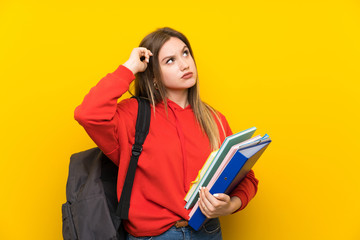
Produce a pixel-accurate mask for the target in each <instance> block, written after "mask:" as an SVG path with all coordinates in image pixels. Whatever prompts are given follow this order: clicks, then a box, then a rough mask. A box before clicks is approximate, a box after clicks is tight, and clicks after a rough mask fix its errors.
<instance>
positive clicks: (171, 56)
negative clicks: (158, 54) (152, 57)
mask: <svg viewBox="0 0 360 240" xmlns="http://www.w3.org/2000/svg"><path fill="white" fill-rule="evenodd" d="M185 48H188V47H187V46H186V45H184V47H183V48H182V50H181V51H184V49H185ZM173 57H175V55H170V56H166V57H164V58H163V59H162V60H161V61H160V62H163V61H164V60H166V59H167V58H173Z"/></svg>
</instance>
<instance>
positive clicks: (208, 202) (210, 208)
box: [199, 188, 241, 218]
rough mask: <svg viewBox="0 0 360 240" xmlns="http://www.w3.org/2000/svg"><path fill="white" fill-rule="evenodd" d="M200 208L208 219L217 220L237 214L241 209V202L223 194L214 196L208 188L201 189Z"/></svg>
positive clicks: (236, 198)
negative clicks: (217, 218)
mask: <svg viewBox="0 0 360 240" xmlns="http://www.w3.org/2000/svg"><path fill="white" fill-rule="evenodd" d="M199 207H200V210H201V212H202V213H203V214H204V215H205V216H206V217H207V218H216V217H220V216H225V215H229V214H232V213H233V212H235V211H236V210H237V209H239V208H240V207H241V200H240V198H238V197H236V196H234V197H231V198H230V196H229V195H226V194H223V193H219V194H214V195H212V194H211V193H210V192H209V190H208V189H207V188H200V199H199Z"/></svg>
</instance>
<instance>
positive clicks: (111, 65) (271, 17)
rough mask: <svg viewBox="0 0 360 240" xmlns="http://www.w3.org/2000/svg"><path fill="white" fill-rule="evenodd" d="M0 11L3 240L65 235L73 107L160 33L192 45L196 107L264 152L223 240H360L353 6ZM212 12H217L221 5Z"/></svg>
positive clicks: (45, 6) (236, 4)
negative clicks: (220, 116) (257, 142)
mask: <svg viewBox="0 0 360 240" xmlns="http://www.w3.org/2000/svg"><path fill="white" fill-rule="evenodd" d="M123 2H125V1H115V0H113V1H83V0H79V1H70V0H64V1H45V0H38V1H25V0H20V1H10V0H2V1H1V2H0V34H1V35H0V79H1V87H0V100H1V101H0V102H1V109H0V111H1V124H0V127H1V129H0V130H1V149H2V152H1V160H0V161H1V165H0V169H1V174H0V184H1V185H0V187H1V198H0V206H1V208H0V209H1V210H0V226H1V227H0V239H4V240H5V239H6V240H8V239H37V240H39V239H62V237H61V204H62V203H63V202H65V184H66V178H67V174H68V163H69V157H70V155H71V154H72V153H74V152H77V151H80V150H84V149H87V148H90V147H93V146H94V144H93V143H92V142H91V140H90V139H89V138H88V136H87V135H86V133H85V132H84V130H83V129H82V128H81V127H80V126H79V125H78V124H77V123H76V122H75V121H74V120H73V110H74V108H75V107H76V106H77V105H78V104H79V103H80V102H81V100H82V98H83V97H84V95H85V94H86V93H87V92H88V90H89V89H90V88H91V87H92V86H93V85H95V84H96V83H97V81H98V80H99V79H100V78H101V77H102V76H104V75H105V74H106V73H108V72H111V71H113V70H114V69H115V68H116V67H117V66H118V65H119V64H121V63H123V62H125V61H126V60H127V58H128V56H129V54H130V52H131V49H132V48H133V47H136V46H137V45H138V43H139V42H140V40H141V39H142V37H144V36H145V35H146V34H147V33H149V32H150V31H152V30H154V29H156V28H157V27H162V26H170V27H173V28H175V29H178V30H180V31H182V32H184V33H185V34H186V35H187V36H188V38H189V39H190V41H191V43H192V47H193V49H194V53H195V57H196V60H197V64H198V70H199V73H200V81H201V92H202V97H203V99H204V100H205V101H206V102H208V103H210V104H212V105H213V106H214V107H216V108H217V109H219V110H220V111H221V112H223V113H224V114H225V115H226V116H227V118H228V121H229V123H230V125H231V127H232V129H233V131H234V132H236V131H240V130H243V129H245V128H248V127H251V126H256V127H257V128H258V131H257V133H259V134H264V133H268V134H269V135H270V136H271V137H272V139H273V143H272V144H271V145H270V147H269V148H268V150H267V152H266V153H265V154H264V155H263V157H262V158H261V159H260V160H259V162H258V163H257V165H256V166H255V168H254V170H255V173H256V176H257V177H258V178H259V179H260V184H259V192H258V194H257V196H256V197H255V199H254V200H253V201H252V202H251V203H250V205H249V206H248V207H247V208H246V209H245V210H244V211H242V212H240V213H237V214H235V215H232V216H229V217H224V218H222V224H223V231H224V238H225V239H249V240H250V239H252V240H253V239H255V240H256V239H258V240H264V239H265V240H270V239H276V240H288V239H292V240H294V239H360V225H359V216H360V204H359V202H360V178H359V171H360V158H359V154H358V150H359V147H360V144H359V142H360V141H359V135H360V128H359V123H360V118H359V106H360V100H359V95H360V84H359V80H360V67H359V66H360V65H359V64H360V31H359V30H360V28H359V27H360V19H359V18H360V3H359V1H355V0H353V1H350V0H338V1H331V0H323V1H314V0H302V1H300V0H297V1H286V0H275V1H268V0H260V1H235V0H234V1H220V2H219V1H214V2H211V1H210V2H209V1H195V2H193V1H188V0H185V1H158V2H156V1H142V0H139V1H126V2H127V3H123ZM219 3H221V4H219Z"/></svg>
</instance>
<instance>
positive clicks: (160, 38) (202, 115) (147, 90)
mask: <svg viewBox="0 0 360 240" xmlns="http://www.w3.org/2000/svg"><path fill="white" fill-rule="evenodd" d="M171 37H176V38H178V39H180V40H181V41H183V42H184V43H185V45H186V46H187V47H188V49H189V51H190V54H191V56H192V58H193V59H194V54H193V51H192V49H191V46H190V43H189V41H188V39H187V38H186V37H185V36H184V35H183V34H182V33H180V32H178V31H176V30H174V29H171V28H168V27H165V28H160V29H158V30H156V31H154V32H152V33H150V34H149V35H147V36H146V37H145V38H144V39H143V40H142V41H141V43H140V46H139V47H145V48H147V49H148V50H150V51H151V52H152V53H153V56H152V57H151V58H150V61H149V63H148V66H147V68H146V70H145V71H144V72H139V73H137V74H136V79H135V95H136V96H138V97H144V98H147V99H149V100H150V102H151V104H152V106H153V107H155V105H156V104H157V103H159V102H164V105H165V109H166V111H167V101H166V88H165V85H164V84H163V81H162V78H161V72H160V63H159V52H160V49H161V47H162V46H163V45H164V44H165V42H167V41H168V40H169V39H170V38H171ZM194 62H195V59H194ZM195 66H196V63H195ZM154 79H156V80H157V82H156V87H155V86H154V83H153V81H154ZM188 101H189V104H190V106H191V107H192V110H193V112H194V114H195V118H196V120H197V121H198V123H199V125H200V127H201V129H202V131H203V132H205V134H206V135H207V136H208V138H209V141H210V146H211V149H212V150H216V149H217V148H219V146H220V144H221V142H220V133H219V130H218V127H217V124H216V121H215V118H216V119H217V120H218V122H219V123H220V126H221V128H222V131H223V132H224V136H225V130H224V127H223V125H222V122H221V120H220V118H219V116H218V114H217V112H216V111H215V110H214V109H213V108H212V107H211V106H209V105H208V104H206V103H204V102H203V101H201V99H200V93H199V79H198V76H196V83H195V85H194V86H192V87H191V88H189V89H188Z"/></svg>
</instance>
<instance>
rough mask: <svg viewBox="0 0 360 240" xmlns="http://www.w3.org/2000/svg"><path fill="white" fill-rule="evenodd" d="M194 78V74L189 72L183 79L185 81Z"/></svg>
mask: <svg viewBox="0 0 360 240" xmlns="http://www.w3.org/2000/svg"><path fill="white" fill-rule="evenodd" d="M192 76H193V73H192V72H188V73H185V74H184V75H183V76H182V77H181V78H183V79H189V78H191V77H192Z"/></svg>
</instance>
